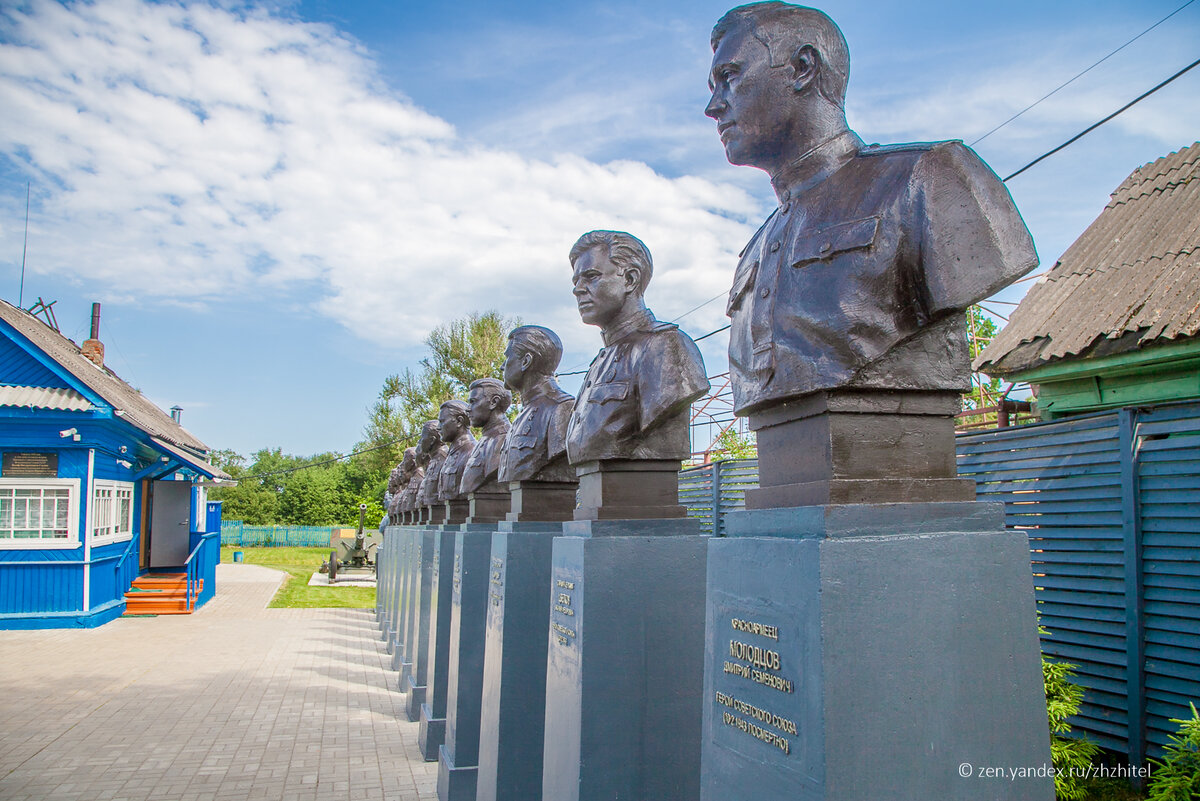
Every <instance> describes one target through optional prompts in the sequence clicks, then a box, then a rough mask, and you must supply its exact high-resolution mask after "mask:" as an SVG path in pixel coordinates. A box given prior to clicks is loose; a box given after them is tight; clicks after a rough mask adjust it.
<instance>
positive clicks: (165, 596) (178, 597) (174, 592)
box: [125, 573, 204, 617]
mask: <svg viewBox="0 0 1200 801" xmlns="http://www.w3.org/2000/svg"><path fill="white" fill-rule="evenodd" d="M202 589H204V580H203V579H201V580H200V581H199V582H198V583H197V586H196V588H195V593H196V594H197V595H198V594H199V593H200V590H202ZM192 611H194V610H189V609H188V604H187V574H186V573H147V574H146V575H144V576H138V577H137V578H135V579H134V580H133V586H132V587H130V588H129V592H127V593H125V615H126V616H130V617H132V616H134V615H190V614H191V613H192Z"/></svg>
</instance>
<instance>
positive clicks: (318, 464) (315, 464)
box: [234, 439, 400, 481]
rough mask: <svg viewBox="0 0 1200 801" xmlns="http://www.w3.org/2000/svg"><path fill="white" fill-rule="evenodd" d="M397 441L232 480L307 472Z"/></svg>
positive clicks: (380, 448)
mask: <svg viewBox="0 0 1200 801" xmlns="http://www.w3.org/2000/svg"><path fill="white" fill-rule="evenodd" d="M399 441H400V440H399V439H394V440H391V441H390V442H385V443H383V444H382V445H376V446H375V447H374V448H365V449H363V450H361V451H355V452H354V453H348V454H346V455H345V456H338V457H336V458H334V459H326V460H325V461H323V462H313V463H312V464H302V465H300V466H299V467H289V468H288V469H287V470H275V471H272V472H270V473H255V474H254V475H252V476H237V477H235V479H234V480H235V481H250V480H252V479H257V478H270V477H271V476H282V475H286V474H288V473H295V472H298V471H300V470H308V469H310V468H313V467H324V466H325V465H327V464H334V463H336V462H344V461H345V460H347V459H350V458H353V457H355V456H360V455H362V454H364V453H370V452H371V451H381V450H383V449H384V448H390V447H391V446H392V445H395V444H396V443H397V442H399Z"/></svg>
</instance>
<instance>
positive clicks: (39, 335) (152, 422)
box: [0, 300, 208, 453]
mask: <svg viewBox="0 0 1200 801" xmlns="http://www.w3.org/2000/svg"><path fill="white" fill-rule="evenodd" d="M0 319H3V320H4V322H6V323H8V324H9V325H11V326H12V327H13V328H15V329H17V331H19V332H20V333H21V334H22V335H24V336H25V337H26V338H28V339H29V341H30V342H32V343H33V344H34V345H35V346H37V347H38V348H40V349H41V350H42V351H43V352H44V353H45V354H46V355H47V356H49V357H50V358H51V359H53V360H54V361H56V362H58V363H59V364H60V365H62V366H63V368H65V369H66V370H67V372H69V373H70V374H71V375H73V376H75V377H76V378H77V379H79V380H80V381H81V382H82V383H83V384H84V385H86V386H87V387H88V388H89V389H91V390H92V391H93V392H95V393H96V394H97V395H99V396H100V397H101V398H103V399H104V400H105V402H107V403H109V404H110V405H112V407H113V408H114V409H119V410H122V411H124V413H125V414H124V417H125V419H126V420H127V421H128V422H130V423H131V424H133V425H135V426H137V427H138V428H140V429H141V430H143V431H145V432H146V433H148V434H152V435H154V436H156V437H160V438H162V439H164V440H166V441H167V442H171V443H173V444H175V445H178V446H180V447H183V448H186V449H188V450H192V451H198V452H200V453H207V451H208V446H207V445H205V444H204V443H203V442H201V441H200V440H198V439H196V437H194V436H192V434H191V432H189V431H187V430H186V429H185V428H184V427H183V426H181V425H179V423H176V422H175V421H174V420H172V419H171V416H170V415H169V414H167V413H166V412H164V411H163V410H162V409H160V408H158V407H157V406H155V405H154V404H153V403H151V402H150V401H148V400H146V398H145V396H143V395H142V393H140V392H138V391H137V390H136V389H134V388H133V387H131V386H129V385H128V384H126V383H125V382H124V381H122V380H121V379H120V377H119V376H117V374H116V373H114V372H113V371H112V370H110V369H108V368H107V367H98V366H97V365H96V364H95V363H93V362H92V361H91V360H90V359H88V358H87V357H86V356H84V355H83V353H82V352H81V351H80V350H79V346H78V345H76V344H75V343H74V342H72V341H71V340H69V339H67V338H66V337H64V336H63V335H62V334H60V333H58V332H57V331H55V330H54V329H53V328H51V327H50V326H48V325H46V324H45V323H43V322H42V321H41V320H39V319H37V318H36V317H34V316H33V315H31V314H29V313H28V312H26V311H24V310H22V309H18V308H17V307H15V306H13V305H12V304H10V303H8V302H6V301H3V300H0Z"/></svg>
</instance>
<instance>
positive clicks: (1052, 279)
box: [974, 142, 1200, 376]
mask: <svg viewBox="0 0 1200 801" xmlns="http://www.w3.org/2000/svg"><path fill="white" fill-rule="evenodd" d="M1197 332H1200V142H1197V143H1195V144H1193V145H1192V146H1191V147H1186V148H1183V149H1182V150H1179V151H1178V152H1176V153H1171V154H1170V155H1168V156H1164V157H1163V158H1160V159H1158V160H1156V161H1153V162H1151V163H1149V164H1146V165H1145V166H1142V167H1139V168H1138V169H1136V170H1134V171H1133V173H1132V174H1131V175H1130V176H1129V177H1128V178H1126V179H1125V181H1124V183H1122V184H1121V185H1120V186H1119V187H1118V188H1117V190H1116V191H1115V192H1113V193H1112V199H1111V200H1110V201H1109V203H1108V205H1107V206H1105V207H1104V211H1103V212H1101V214H1100V216H1099V217H1097V218H1096V220H1095V221H1094V222H1093V223H1092V224H1091V225H1090V226H1088V229H1087V230H1086V231H1084V233H1083V235H1082V236H1080V237H1079V239H1077V240H1075V243H1074V244H1073V245H1071V247H1070V248H1068V249H1067V252H1066V253H1064V254H1063V256H1062V258H1061V259H1060V260H1059V262H1058V263H1057V264H1055V265H1054V267H1053V268H1052V269H1051V270H1050V271H1049V272H1047V273H1046V274H1045V275H1044V276H1042V277H1041V278H1040V279H1038V281H1037V283H1035V284H1034V286H1033V287H1032V288H1031V289H1030V290H1029V293H1028V294H1027V295H1026V296H1025V299H1024V300H1022V301H1021V303H1020V305H1019V306H1018V307H1017V309H1016V310H1015V311H1014V312H1013V315H1012V319H1011V320H1009V323H1008V325H1006V326H1005V327H1004V328H1003V329H1002V330H1001V331H1000V333H999V334H997V335H996V337H995V339H993V340H992V342H991V344H990V345H988V347H987V348H985V349H984V351H983V352H982V353H981V354H979V356H978V357H977V358H976V359H975V364H974V368H975V369H976V370H979V371H981V372H984V373H987V374H989V375H996V376H1001V375H1007V374H1011V373H1019V372H1023V371H1026V370H1030V369H1033V368H1035V367H1041V366H1043V365H1045V364H1048V363H1051V362H1055V361H1060V360H1064V359H1069V358H1072V357H1088V356H1101V355H1110V354H1114V353H1123V352H1128V351H1132V350H1136V349H1139V348H1144V347H1146V346H1148V345H1155V344H1161V343H1165V342H1167V341H1170V340H1177V339H1181V338H1186V337H1192V336H1195V335H1196V334H1197Z"/></svg>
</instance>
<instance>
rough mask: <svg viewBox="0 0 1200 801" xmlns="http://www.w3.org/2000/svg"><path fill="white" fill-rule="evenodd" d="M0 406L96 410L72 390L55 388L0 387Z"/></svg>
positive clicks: (67, 410) (82, 410) (78, 410)
mask: <svg viewBox="0 0 1200 801" xmlns="http://www.w3.org/2000/svg"><path fill="white" fill-rule="evenodd" d="M0 406H20V407H22V408H30V409H57V410H59V411H64V412H88V411H91V410H92V409H94V408H96V407H94V406H92V404H91V403H90V402H89V401H88V399H87V398H85V397H83V396H82V395H80V394H79V393H78V392H76V391H75V390H73V389H60V388H57V387H12V386H7V385H0Z"/></svg>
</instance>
